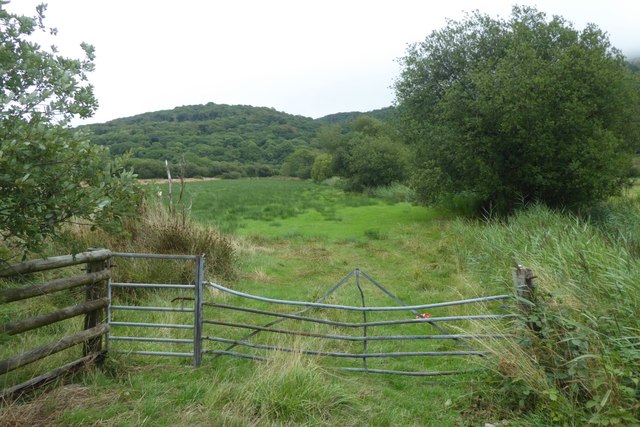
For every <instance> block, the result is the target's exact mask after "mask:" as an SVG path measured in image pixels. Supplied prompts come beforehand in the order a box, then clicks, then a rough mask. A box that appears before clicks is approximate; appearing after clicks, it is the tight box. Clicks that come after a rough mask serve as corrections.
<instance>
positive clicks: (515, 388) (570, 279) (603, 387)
mask: <svg viewBox="0 0 640 427" xmlns="http://www.w3.org/2000/svg"><path fill="white" fill-rule="evenodd" d="M452 232H453V233H455V235H457V236H459V237H460V239H459V242H458V245H457V246H456V251H457V254H458V257H459V259H460V262H461V263H462V264H463V265H464V268H465V270H467V271H468V272H469V275H470V276H471V277H474V278H475V280H478V281H480V282H481V283H482V282H484V283H490V282H495V281H508V280H510V279H509V277H508V276H506V275H504V271H506V270H508V269H509V268H510V267H512V266H513V264H514V263H518V264H523V265H526V266H527V267H530V268H532V269H533V271H534V274H535V275H536V276H537V279H536V282H537V285H538V296H539V303H538V305H537V307H536V308H535V310H534V311H533V313H532V315H531V316H530V318H529V319H527V320H529V321H532V322H534V323H535V324H536V325H537V327H538V329H539V331H538V332H533V331H529V333H528V334H527V335H526V336H525V338H524V339H523V341H522V343H521V344H520V345H519V346H509V345H508V343H507V344H506V345H505V343H504V342H503V343H500V344H499V343H494V345H493V351H494V353H495V355H496V357H497V363H496V364H495V365H494V368H495V371H496V373H497V374H498V375H499V377H500V378H501V383H502V390H503V392H504V393H503V394H502V396H501V400H500V401H498V402H495V404H496V405H512V409H519V410H523V411H525V412H529V413H530V417H531V418H530V420H533V419H539V417H541V414H544V415H543V416H542V421H540V422H541V423H542V424H545V423H552V422H558V423H565V424H574V425H582V424H586V423H590V424H596V425H620V424H633V423H638V422H639V419H640V418H639V417H640V402H639V398H640V388H639V386H638V384H639V382H640V321H639V319H638V313H639V312H640V283H639V282H638V278H640V260H639V259H638V258H637V257H636V256H635V255H634V253H633V250H632V247H631V248H630V247H629V246H628V245H625V244H622V243H620V241H619V240H615V239H611V238H610V236H611V234H612V233H614V231H613V229H609V230H608V231H607V232H603V231H601V230H600V229H598V228H597V227H596V226H593V225H591V224H590V223H588V222H587V221H583V220H581V219H578V218H576V217H573V216H571V215H567V214H562V213H558V212H553V211H551V210H549V209H547V208H544V207H542V206H533V207H531V208H529V209H527V210H525V211H523V212H520V213H519V214H516V215H515V216H514V217H512V218H510V219H509V220H506V221H502V222H500V221H493V222H490V223H488V224H483V225H482V224H479V223H476V222H467V221H461V220H460V221H456V222H455V223H454V225H453V226H452ZM536 417H538V418H536Z"/></svg>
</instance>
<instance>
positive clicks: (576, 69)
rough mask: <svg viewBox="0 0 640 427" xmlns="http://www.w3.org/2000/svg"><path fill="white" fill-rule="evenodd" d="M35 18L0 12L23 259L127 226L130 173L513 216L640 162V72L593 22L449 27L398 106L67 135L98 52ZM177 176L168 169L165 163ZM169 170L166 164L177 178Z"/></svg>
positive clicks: (172, 113)
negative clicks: (68, 42)
mask: <svg viewBox="0 0 640 427" xmlns="http://www.w3.org/2000/svg"><path fill="white" fill-rule="evenodd" d="M44 11H45V8H44V7H39V8H38V9H37V11H36V16H33V17H26V16H19V15H15V14H12V13H10V12H9V11H8V10H7V9H6V5H4V4H2V5H0V21H1V22H0V36H1V38H2V45H1V46H2V47H1V48H0V49H1V51H0V61H1V63H0V65H1V66H2V68H3V70H5V72H4V73H3V75H2V76H1V78H2V90H1V91H0V97H1V98H0V108H1V109H2V111H1V113H2V115H1V116H0V120H1V121H2V123H0V124H1V125H2V126H1V127H0V143H1V144H2V145H1V147H0V190H1V191H2V198H1V199H0V232H1V234H2V238H3V240H5V241H11V242H14V243H16V244H18V245H25V246H26V247H35V246H37V245H38V243H39V242H41V241H42V239H43V238H44V237H45V236H48V235H51V234H55V232H56V230H57V229H58V228H57V227H58V226H59V224H61V223H64V222H65V221H68V220H69V219H71V218H84V219H86V220H87V221H89V222H91V223H93V224H97V225H104V226H106V225H108V224H117V223H118V222H119V221H121V220H122V219H123V218H126V217H127V216H128V215H131V214H132V213H131V210H132V209H131V206H134V205H135V203H134V200H135V199H136V197H138V196H136V194H139V192H138V189H137V187H136V185H137V184H136V183H135V179H134V177H135V175H137V176H138V177H140V178H159V177H163V176H164V175H165V168H164V162H165V160H168V161H170V162H171V163H172V164H173V165H176V166H177V165H179V167H178V170H179V173H180V174H182V175H183V176H186V177H195V176H203V177H206V176H218V177H223V178H238V177H265V176H272V175H286V176H293V177H299V178H302V179H314V180H316V181H318V182H322V181H324V180H326V179H329V178H332V177H336V176H337V177H340V178H341V179H342V181H343V183H344V187H345V188H346V189H349V190H353V191H362V190H365V189H367V188H371V187H379V186H387V185H389V184H393V183H403V184H405V185H408V186H410V187H412V188H413V189H414V190H415V192H416V194H417V198H418V200H419V201H420V202H423V203H440V204H449V205H454V206H456V205H457V206H462V207H463V208H464V210H466V211H468V212H470V213H481V212H487V211H490V212H498V213H504V214H508V213H510V212H512V211H513V210H514V209H517V207H518V206H521V205H523V204H526V203H528V202H533V201H535V202H542V203H545V204H548V205H550V206H553V207H563V208H565V207H566V208H572V209H581V208H582V207H585V206H588V205H589V204H592V203H594V202H597V201H599V200H605V199H606V198H608V197H609V196H611V195H614V194H617V193H619V192H620V191H621V189H622V188H623V187H624V186H625V185H626V184H628V183H629V179H628V178H629V176H630V175H631V173H632V158H633V157H634V156H635V155H636V154H637V152H638V150H639V149H640V96H639V94H640V77H639V76H640V73H639V68H640V66H639V63H638V61H637V60H635V61H627V60H626V59H625V58H624V56H623V55H622V54H621V52H620V51H618V50H617V49H615V47H613V46H611V45H610V42H609V40H608V37H607V35H606V33H605V32H603V31H602V30H600V29H599V28H597V27H596V26H594V25H588V26H587V27H586V28H585V29H583V30H577V29H575V28H574V27H573V26H572V24H570V23H568V22H567V21H565V20H564V19H563V18H561V17H557V16H554V17H552V18H549V17H547V16H546V15H545V14H544V13H542V12H539V11H537V10H536V9H534V8H530V7H515V8H514V9H513V11H512V14H511V16H510V17H509V18H507V19H499V18H493V17H490V16H487V15H484V14H481V13H480V12H475V13H472V14H469V15H467V16H466V17H465V18H464V19H463V20H461V21H449V22H448V23H447V25H446V26H445V27H444V28H442V29H440V30H436V31H434V32H432V33H431V34H430V35H428V36H427V37H426V38H425V40H424V41H422V42H420V43H415V44H413V45H411V46H410V47H409V48H408V49H407V53H406V56H405V57H404V58H402V59H401V65H402V71H401V74H400V75H399V77H398V78H397V81H396V83H395V91H396V106H394V107H389V108H385V109H381V110H376V111H373V112H369V113H368V114H362V113H357V112H351V113H338V114H333V115H330V116H326V117H324V118H321V119H316V120H314V119H311V118H307V117H302V116H294V115H290V114H285V113H281V112H278V111H275V110H274V109H270V108H257V107H251V106H228V105H217V104H213V103H209V104H206V105H200V106H185V107H178V108H174V109H173V110H166V111H158V112H152V113H145V114H141V115H137V116H134V117H128V118H123V119H117V120H113V121H111V122H108V123H104V124H96V125H89V126H83V127H80V128H75V129H74V128H72V127H70V126H69V122H70V120H71V118H73V117H90V116H91V115H92V114H93V112H94V110H95V108H96V107H97V100H96V99H95V96H94V94H93V88H92V86H91V84H90V83H89V80H88V75H89V73H90V72H91V71H92V70H93V67H94V53H93V48H92V47H91V46H90V45H86V44H83V49H84V52H85V57H84V58H82V59H70V58H66V57H63V56H61V55H59V54H58V53H57V50H55V49H51V50H46V49H44V48H42V47H41V46H39V45H38V44H36V43H35V42H33V41H31V36H32V35H33V34H34V33H37V32H49V31H51V29H49V28H47V27H46V26H45V24H44ZM174 168H175V166H174ZM174 170H175V169H174Z"/></svg>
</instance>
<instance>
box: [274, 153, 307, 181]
mask: <svg viewBox="0 0 640 427" xmlns="http://www.w3.org/2000/svg"><path fill="white" fill-rule="evenodd" d="M315 159H316V153H314V152H312V151H311V150H309V149H307V148H298V149H297V150H296V151H294V152H293V153H292V154H291V155H290V156H289V157H287V158H286V159H285V161H284V163H283V164H282V171H281V172H282V174H283V175H286V176H295V177H297V178H302V179H309V178H311V167H312V166H313V162H314V161H315Z"/></svg>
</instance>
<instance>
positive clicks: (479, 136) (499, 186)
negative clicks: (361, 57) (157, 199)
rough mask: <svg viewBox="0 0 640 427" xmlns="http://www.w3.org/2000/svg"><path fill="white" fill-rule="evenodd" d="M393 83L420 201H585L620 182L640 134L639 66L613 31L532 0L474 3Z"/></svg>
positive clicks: (410, 57)
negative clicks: (494, 10)
mask: <svg viewBox="0 0 640 427" xmlns="http://www.w3.org/2000/svg"><path fill="white" fill-rule="evenodd" d="M402 64H403V68H404V69H403V71H402V75H401V77H400V78H399V79H398V82H397V84H396V93H397V98H398V100H399V110H400V111H401V115H402V116H403V120H402V123H403V126H404V135H405V137H406V139H407V141H408V142H410V143H411V144H413V145H414V146H415V147H416V153H417V155H416V160H417V166H418V168H419V169H420V172H419V173H417V174H416V177H417V178H418V179H419V180H420V185H418V186H416V188H417V190H418V191H419V193H420V194H421V199H422V200H424V201H430V202H431V201H438V200H442V199H447V198H449V197H450V196H451V195H452V194H460V193H462V192H467V193H474V194H475V195H476V196H477V197H478V198H479V201H480V202H481V203H479V209H482V208H487V207H488V206H492V207H493V209H494V210H497V211H498V212H501V213H509V212H511V211H513V210H515V209H517V208H519V207H521V206H522V203H521V202H522V201H525V202H531V201H535V202H542V203H545V204H547V205H549V206H552V207H562V208H565V207H568V208H571V209H575V210H579V209H584V208H585V207H588V206H589V205H590V204H591V203H592V202H593V201H601V200H606V199H608V198H609V197H610V196H612V195H615V194H618V193H619V192H620V190H621V189H622V187H623V185H624V184H625V182H626V181H627V177H628V172H629V168H630V166H631V163H630V162H631V157H632V155H633V154H634V150H635V149H636V148H637V144H638V140H639V138H640V116H639V115H638V113H637V111H638V105H639V103H640V100H639V91H638V78H637V76H634V75H632V73H631V72H630V71H629V69H628V68H627V66H626V63H625V60H624V56H623V55H622V54H621V53H620V51H618V50H616V49H615V48H612V46H611V45H610V43H609V40H608V38H607V35H606V33H604V32H603V31H601V30H600V29H598V28H597V27H595V26H594V25H588V26H587V27H586V28H585V29H584V30H582V31H578V30H576V29H574V28H573V26H572V25H571V24H570V23H568V22H567V21H565V20H564V19H563V18H561V17H559V16H554V17H553V18H552V19H547V17H546V15H545V14H544V13H541V12H538V11H537V10H535V9H533V8H530V7H526V6H522V7H519V6H516V7H514V8H513V12H512V15H511V17H510V19H508V20H503V19H497V18H492V17H490V16H487V15H482V14H480V12H475V13H473V14H470V15H467V16H466V18H465V19H464V20H462V21H460V22H456V21H449V22H448V24H447V26H446V27H445V28H443V29H441V30H438V31H434V32H433V33H432V34H430V35H429V36H428V37H427V38H426V39H425V40H424V41H423V42H421V43H419V44H415V45H413V46H411V47H410V48H409V49H408V53H407V56H406V57H405V58H403V60H402Z"/></svg>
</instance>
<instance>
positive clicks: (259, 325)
mask: <svg viewBox="0 0 640 427" xmlns="http://www.w3.org/2000/svg"><path fill="white" fill-rule="evenodd" d="M113 256H114V257H116V258H117V257H123V258H124V257H127V258H149V259H157V260H183V261H185V262H193V264H194V267H193V280H192V281H190V283H180V284H175V283H124V282H110V283H109V290H108V292H109V299H110V300H111V301H112V303H111V305H110V306H109V310H108V313H107V318H108V321H109V324H110V325H111V333H110V334H109V336H108V340H107V345H108V348H111V349H112V351H113V350H114V347H115V346H114V344H116V343H118V342H122V341H126V342H128V343H129V345H132V343H141V344H142V343H144V344H142V345H145V346H146V347H148V346H150V345H156V346H161V347H160V349H158V350H149V349H148V348H145V349H134V348H131V347H129V348H128V349H127V350H124V352H126V353H129V354H140V355H147V356H178V357H189V358H192V360H193V365H194V366H196V367H197V366H200V365H201V363H202V360H203V356H204V355H211V356H212V359H213V360H215V359H216V358H218V357H222V356H231V357H240V358H246V359H254V360H267V359H269V357H270V356H269V355H270V354H272V353H273V352H296V353H300V354H305V355H309V356H318V357H322V358H326V359H328V360H341V361H348V360H351V361H355V362H354V363H357V364H359V366H358V365H353V363H352V366H335V367H336V368H339V369H342V370H346V371H352V372H367V373H382V374H398V375H409V376H436V375H451V374H456V373H460V372H464V369H453V370H452V369H441V370H438V369H435V370H433V369H431V370H428V371H425V370H424V369H417V368H421V367H422V366H423V364H421V363H419V364H416V363H413V364H409V367H408V368H406V367H404V366H403V367H401V368H400V369H398V368H394V366H393V363H392V362H389V361H390V360H397V359H407V358H409V359H414V360H415V359H419V360H425V359H428V360H429V363H428V365H429V366H430V367H432V366H437V365H438V363H437V362H433V361H434V360H443V359H451V358H465V357H484V356H485V355H486V354H487V353H486V352H485V351H482V350H478V349H476V348H475V347H476V346H475V343H477V342H478V340H482V339H497V338H509V337H510V336H509V335H504V334H499V333H493V334H487V333H484V334H482V333H465V332H464V328H465V327H466V326H464V325H468V322H471V321H474V322H475V321H487V320H492V321H500V320H502V319H510V318H513V317H516V316H515V315H514V314H511V313H509V309H505V308H504V307H492V308H491V311H493V312H491V313H475V312H474V313H470V312H469V310H466V312H464V313H461V314H454V315H451V314H447V313H444V315H442V314H438V315H436V314H433V315H430V314H428V313H424V310H429V311H432V313H435V312H438V311H443V309H447V310H448V309H449V308H450V307H463V306H464V307H471V306H475V305H478V304H481V307H483V310H488V308H487V305H491V304H493V302H494V301H503V300H507V299H511V298H513V296H512V295H494V296H487V297H480V298H471V299H462V300H458V301H448V302H438V303H430V304H420V305H408V304H405V302H404V301H402V300H401V299H400V298H398V297H397V296H396V295H395V294H393V293H392V292H390V291H389V290H388V289H386V288H385V287H383V286H382V285H380V284H379V283H378V282H376V281H375V280H374V279H372V278H371V277H370V276H369V275H367V274H366V273H365V272H363V271H361V270H359V269H355V270H354V271H352V272H351V273H349V274H348V275H347V276H345V277H344V278H343V279H342V280H341V281H340V282H339V283H337V284H336V285H335V286H333V287H332V288H330V289H329V290H328V291H327V292H326V293H324V294H323V295H322V296H320V297H319V298H317V299H316V300H315V301H314V302H302V301H292V300H286V299H273V298H266V297H261V296H256V295H252V294H248V293H243V292H238V291H235V290H232V289H229V288H227V287H224V286H221V285H219V284H216V283H211V282H206V281H204V277H203V276H204V258H203V257H202V256H188V255H155V254H128V253H114V254H113ZM347 283H355V287H356V289H357V293H355V294H354V295H355V296H354V295H351V297H352V299H353V300H354V301H355V300H357V302H358V305H341V304H332V303H327V301H328V300H329V299H332V298H333V299H335V296H336V295H335V294H336V291H337V290H338V289H340V288H343V287H344V286H345V285H346V284H347ZM363 284H367V286H373V289H374V290H376V291H379V292H382V294H383V295H384V297H385V298H389V299H390V300H391V301H393V302H394V305H392V306H367V304H366V298H365V292H364V290H363V286H362V285H363ZM135 288H147V289H159V290H161V291H162V292H165V293H168V294H166V295H165V294H163V295H164V296H165V297H166V298H165V299H164V300H165V301H167V300H169V301H171V302H172V303H179V304H180V306H179V307H175V306H164V307H161V306H138V305H134V304H126V305H122V304H115V303H113V301H117V300H118V296H117V295H116V293H117V291H122V290H126V289H135ZM205 289H208V290H209V291H210V292H208V293H211V294H212V295H210V296H209V295H208V296H207V297H203V293H204V290H205ZM214 292H215V294H214ZM167 295H168V296H167ZM173 296H175V297H173ZM169 297H173V298H170V299H169ZM354 298H355V299H354ZM228 300H233V301H231V302H233V303H234V304H230V303H229V301H228ZM289 306H294V307H301V308H300V309H298V310H297V311H294V312H290V311H289V312H288V311H287V310H286V307H289ZM273 307H275V308H273ZM126 312H128V313H138V315H139V316H140V315H142V316H144V315H145V313H147V314H152V313H160V316H162V315H163V314H162V313H164V315H169V314H173V313H181V314H184V313H186V314H185V316H186V315H188V316H189V317H188V321H187V320H183V322H180V323H176V322H171V323H170V322H166V321H155V322H154V321H150V320H149V319H147V320H146V321H139V320H140V319H139V318H138V319H136V321H131V320H121V319H116V318H115V317H116V316H118V315H119V314H118V313H126ZM311 314H313V316H312V315H311ZM351 315H355V316H356V317H357V319H355V320H354V319H348V318H347V317H348V316H351ZM243 316H244V317H243ZM373 316H383V317H382V318H381V319H372V317H373ZM183 319H184V317H183ZM268 319H272V320H268ZM283 322H287V325H288V327H287V328H281V327H278V328H276V327H275V326H276V325H278V324H281V323H283ZM453 324H456V326H452V325H453ZM458 325H463V326H458ZM119 328H123V329H126V328H129V329H128V330H133V331H135V332H136V333H135V334H126V335H125V334H117V335H115V333H114V332H115V331H119V330H120V329H119ZM416 328H418V329H417V331H416ZM451 329H455V332H456V333H452V332H451ZM144 330H155V332H154V333H155V335H156V336H144V333H142V332H141V331H144ZM159 330H161V331H177V332H182V333H184V332H185V331H192V334H190V336H189V337H188V338H187V337H186V336H180V337H175V336H173V335H170V336H169V334H168V333H167V334H164V336H161V337H158V336H157V334H158V331H159ZM334 330H339V331H340V333H337V332H334ZM247 331H248V332H247ZM343 331H344V332H343ZM372 331H373V332H375V334H372ZM378 331H382V332H381V333H378ZM399 332H408V333H403V334H400V333H399ZM285 336H287V337H294V338H295V337H304V340H307V341H303V342H302V343H299V345H297V346H295V348H294V347H291V346H286V345H282V341H283V339H282V338H281V337H285ZM300 339H301V340H302V339H303V338H300ZM311 340H313V341H314V342H322V343H324V342H328V343H329V344H321V345H324V346H329V347H332V348H329V349H327V348H320V349H318V348H311V346H308V342H311ZM385 343H386V344H385ZM434 343H437V344H434ZM442 343H446V344H442ZM168 346H174V347H176V346H178V347H179V346H182V348H184V347H188V350H189V351H184V350H180V351H177V350H174V349H168V348H167V347H168ZM376 346H378V347H379V348H375V347H376ZM115 351H123V350H122V349H120V350H118V349H117V348H116V349H115ZM374 360H375V361H376V362H374V363H377V364H378V365H380V364H381V365H380V366H371V365H372V363H371V362H372V361H374ZM379 361H383V362H379ZM440 365H441V366H442V365H448V364H446V363H444V364H443V363H440Z"/></svg>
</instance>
